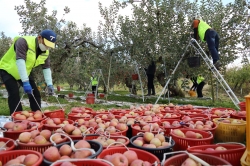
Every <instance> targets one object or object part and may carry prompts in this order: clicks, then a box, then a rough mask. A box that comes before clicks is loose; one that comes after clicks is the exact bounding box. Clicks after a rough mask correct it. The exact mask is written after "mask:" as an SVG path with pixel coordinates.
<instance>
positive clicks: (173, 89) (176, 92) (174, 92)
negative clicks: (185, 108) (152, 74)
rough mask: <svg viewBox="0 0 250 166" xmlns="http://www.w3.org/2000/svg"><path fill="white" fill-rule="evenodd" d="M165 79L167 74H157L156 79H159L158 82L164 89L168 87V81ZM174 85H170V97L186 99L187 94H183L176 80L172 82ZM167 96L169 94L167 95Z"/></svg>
mask: <svg viewBox="0 0 250 166" xmlns="http://www.w3.org/2000/svg"><path fill="white" fill-rule="evenodd" d="M164 77H165V74H164V73H163V72H162V73H157V74H156V78H157V81H158V82H159V83H160V85H161V86H162V87H164V86H165V85H166V81H167V80H165V79H164ZM171 81H172V82H174V83H172V84H170V83H169V84H168V87H167V88H168V90H169V96H170V97H177V96H178V97H185V94H184V93H183V91H182V90H181V88H180V87H179V86H177V81H176V80H174V81H173V80H171ZM166 95H167V94H166Z"/></svg>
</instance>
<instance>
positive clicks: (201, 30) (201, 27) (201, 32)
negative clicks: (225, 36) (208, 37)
mask: <svg viewBox="0 0 250 166" xmlns="http://www.w3.org/2000/svg"><path fill="white" fill-rule="evenodd" d="M209 28H211V27H210V26H209V25H208V24H207V23H205V22H204V21H202V20H200V23H199V25H198V34H199V37H200V39H201V41H203V42H205V40H204V38H205V33H206V31H207V30H208V29H209Z"/></svg>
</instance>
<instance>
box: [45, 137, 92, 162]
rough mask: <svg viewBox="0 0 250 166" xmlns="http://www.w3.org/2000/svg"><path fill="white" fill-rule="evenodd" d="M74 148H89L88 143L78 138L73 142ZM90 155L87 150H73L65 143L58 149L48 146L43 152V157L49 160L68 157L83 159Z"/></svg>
mask: <svg viewBox="0 0 250 166" xmlns="http://www.w3.org/2000/svg"><path fill="white" fill-rule="evenodd" d="M75 148H76V149H80V148H90V144H89V143H88V142H87V141H85V140H80V141H78V142H77V143H76V144H75ZM90 155H91V152H90V151H89V150H77V151H75V152H73V150H72V148H71V146H69V145H67V144H64V145H63V146H61V147H60V148H59V149H58V148H56V147H50V148H48V149H46V150H45V151H44V153H43V156H44V158H45V159H46V160H48V161H50V162H54V161H57V160H59V159H68V158H78V159H83V158H87V157H89V156H90Z"/></svg>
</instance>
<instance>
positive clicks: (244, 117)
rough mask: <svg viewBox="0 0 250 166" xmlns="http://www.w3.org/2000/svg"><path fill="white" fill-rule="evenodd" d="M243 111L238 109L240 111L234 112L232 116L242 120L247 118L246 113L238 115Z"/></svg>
mask: <svg viewBox="0 0 250 166" xmlns="http://www.w3.org/2000/svg"><path fill="white" fill-rule="evenodd" d="M239 112H241V111H238V112H233V113H232V114H231V115H230V117H231V118H234V119H241V120H246V115H245V116H244V115H238V113H239Z"/></svg>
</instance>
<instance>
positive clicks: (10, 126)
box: [3, 120, 40, 131]
mask: <svg viewBox="0 0 250 166" xmlns="http://www.w3.org/2000/svg"><path fill="white" fill-rule="evenodd" d="M39 126H40V123H39V122H30V121H28V120H22V121H18V122H7V123H5V124H4V126H3V127H4V128H6V129H7V130H8V131H23V130H28V129H31V128H37V127H39Z"/></svg>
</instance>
